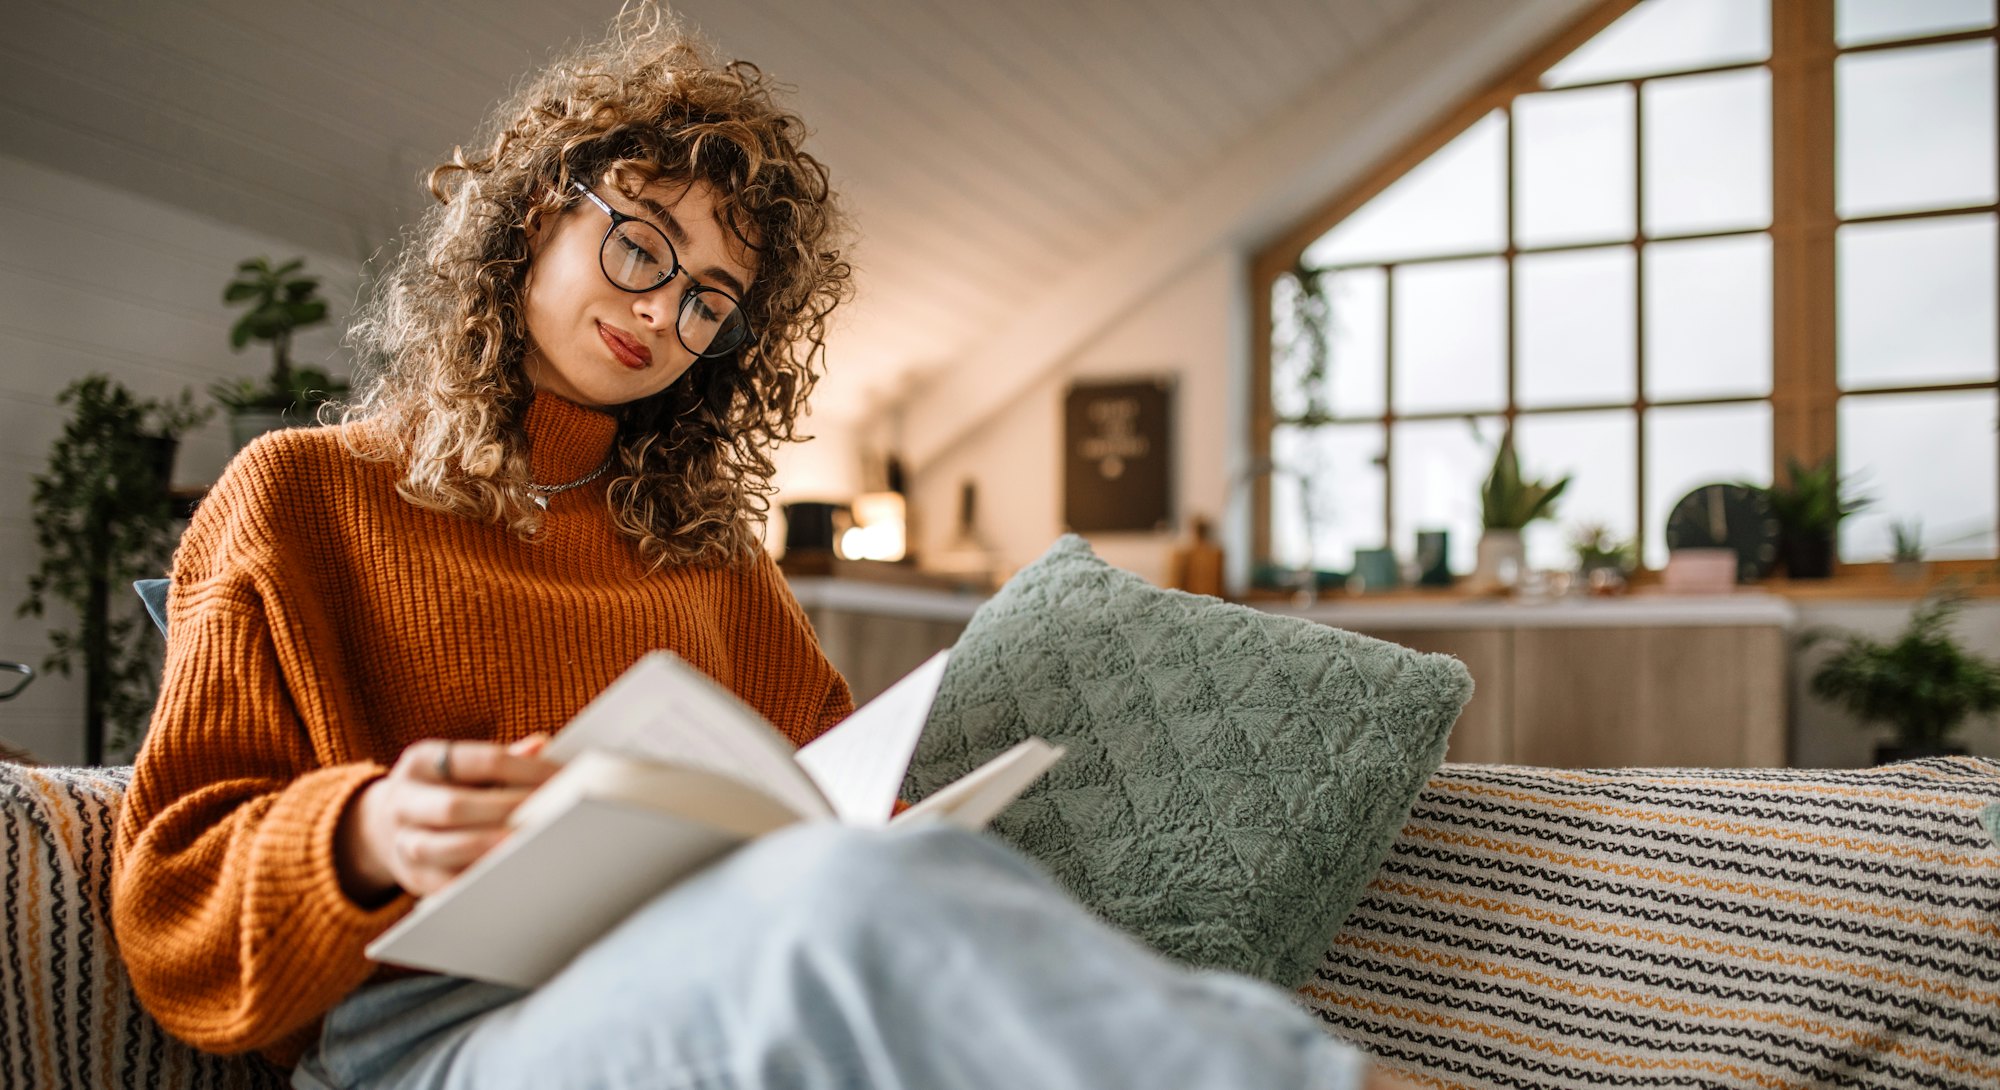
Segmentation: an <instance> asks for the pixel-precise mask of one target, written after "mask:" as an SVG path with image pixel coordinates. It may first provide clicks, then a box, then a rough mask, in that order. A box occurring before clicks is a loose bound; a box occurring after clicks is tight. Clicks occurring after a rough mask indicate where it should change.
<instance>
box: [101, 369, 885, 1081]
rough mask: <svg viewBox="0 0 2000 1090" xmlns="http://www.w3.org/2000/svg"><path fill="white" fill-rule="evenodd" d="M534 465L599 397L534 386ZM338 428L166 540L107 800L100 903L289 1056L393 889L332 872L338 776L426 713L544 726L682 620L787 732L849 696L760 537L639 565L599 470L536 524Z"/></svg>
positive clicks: (242, 1029) (463, 730)
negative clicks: (442, 484) (120, 805)
mask: <svg viewBox="0 0 2000 1090" xmlns="http://www.w3.org/2000/svg"><path fill="white" fill-rule="evenodd" d="M526 427H527V431H528V435H529V439H530V443H531V450H532V459H533V464H534V479H535V480H537V481H543V482H561V481H569V480H574V479H576V478H578V477H581V476H583V475H584V474H586V473H589V472H590V471H591V470H592V469H593V468H595V467H596V466H597V465H598V464H599V463H601V462H602V461H603V459H604V456H605V454H606V453H607V452H608V451H609V449H610V445H611V441H612V438H613V433H614V430H615V422H614V421H613V419H612V418H611V417H610V416H608V415H605V414H603V413H598V412H594V411H592V410H589V409H585V408H583V407H581V406H578V405H575V404H572V403H570V402H567V401H564V400H562V399H560V398H558V397H555V396H554V395H550V394H540V395H538V396H537V397H536V399H535V401H534V403H533V405H532V406H531V407H530V409H529V412H528V414H527V418H526ZM398 476H399V473H398V471H397V469H396V468H395V467H394V466H393V465H391V464H389V463H383V462H364V461H361V460H359V459H356V458H354V457H352V456H351V455H350V454H348V453H347V451H346V450H345V449H344V448H343V447H342V445H341V443H340V440H339V437H338V435H337V434H336V432H335V430H334V429H332V428H314V429H298V430H291V431H282V432H275V433H272V434H269V435H266V436H264V437H262V438H260V439H258V440H257V441H256V442H254V443H252V444H251V445H250V446H249V447H247V448H245V449H244V451H243V452H242V453H241V454H239V455H238V456H237V457H236V459H235V460H234V461H233V462H231V463H230V465H229V468H228V469H227V470H226V471H225V472H224V473H223V475H222V479H221V480H220V481H219V482H217V484H216V486H215V488H214V489H213V490H212V491H211V492H210V494H209V495H208V497H207V498H206V499H205V500H204V501H203V502H202V504H201V507H200V509H199V511H198V512H197V513H196V515H195V517H194V521H193V523H192V524H191V525H190V526H189V527H188V530H187V533H186V534H185V535H184V536H183V537H182V538H181V543H180V546H179V548H178V549H177V550H176V552H175V554H174V563H173V577H174V582H173V589H172V591H171V593H170V595H169V597H168V601H167V615H168V619H169V627H170V630H171V637H172V638H171V639H170V640H169V641H168V647H167V660H166V668H165V678H164V682H163V686H162V690H161V694H160V700H159V704H158V707H157V708H156V710H155V711H154V714H153V721H152V726H151V729H150V732H149V733H148V735H147V738H146V742H145V746H144V748H143V749H142V750H141V752H140V754H139V758H138V763H137V768H136V769H135V772H134V776H133V780H132V786H131V790H130V792H129V793H128V794H127V796H126V798H125V804H124V809H123V811H122V812H121V814H120V815H119V820H118V838H117V854H116V862H115V869H114V876H113V886H112V919H113V924H114V926H115V927H116V930H117V935H118V942H119V946H120V949H121V951H122V952H123V955H124V959H125V963H126V966H127V968H128V970H129V971H130V973H131V977H132V983H133V986H134V988H135V989H136V990H137V992H138V995H139V998H140V1000H141V1001H142V1002H143V1003H144V1005H145V1007H146V1009H147V1010H149V1011H151V1012H152V1013H153V1015H154V1017H156V1018H158V1019H159V1021H160V1023H161V1024H162V1025H164V1026H165V1027H166V1028H167V1029H168V1030H169V1031H171V1032H172V1033H174V1034H175V1035H176V1036H178V1037H181V1038H183V1039H184V1040H186V1041H188V1042H189V1043H190V1044H193V1045H195V1046H196V1047H198V1048H203V1049H207V1050H210V1051H214V1052H242V1051H249V1050H260V1051H262V1052H263V1053H264V1054H265V1055H266V1056H268V1057H269V1058H271V1059H272V1060H274V1061H276V1062H277V1063H279V1064H281V1065H286V1066H290V1065H292V1064H294V1063H296V1062H297V1061H298V1057H299V1056H300V1055H301V1054H302V1053H303V1052H304V1050H305V1048H306V1047H307V1046H308V1045H310V1044H311V1043H312V1041H313V1040H314V1039H315V1036H316V1032H317V1028H318V1023H319V1021H320V1019H321V1017H322V1016H323V1015H324V1014H325V1013H326V1012H327V1011H328V1010H330V1009H331V1008H332V1007H333V1006H334V1005H335V1004H337V1003H338V1002H339V1001H340V1000H341V998H342V997H344V996H346V995H347V994H348V993H349V992H351V991H353V990H354V989H355V988H356V987H357V986H359V985H361V984H363V983H364V982H366V981H367V980H368V979H369V978H370V977H371V975H373V974H374V973H375V972H376V971H377V969H378V967H377V966H375V965H374V964H373V963H371V962H369V961H368V960H367V959H366V958H365V957H364V956H363V955H362V948H363V947H364V946H366V945H367V944H368V942H369V941H370V940H372V939H374V938H375V937H376V936H377V935H379V934H381V933H382V932H383V931H385V930H386V929H387V928H388V927H389V925H390V924H392V923H394V922H395V921H396V920H397V919H398V918H399V917H401V916H402V915H403V914H404V913H405V912H407V911H408V910H409V908H410V905H411V903H412V898H410V897H409V896H408V895H403V896H400V897H398V898H397V899H396V900H394V901H392V902H390V903H389V904H388V905H385V906H382V907H379V908H372V909H370V908H364V907H362V906H360V905H358V904H356V903H354V902H353V901H351V900H349V899H348V897H347V896H346V895H345V894H344V893H343V892H342V891H341V888H340V884H339V881H338V878H337V876H336V874H335V870H334V854H333V838H334V829H335V827H336V825H337V824H338V823H339V820H340V816H341V813H342V811H343V809H344V808H345V807H346V805H347V804H348V801H349V800H350V799H351V798H353V796H354V795H355V794H356V793H357V792H358V791H359V790H360V789H361V788H362V787H363V786H365V785H367V784H368V783H369V782H371V781H372V780H374V779H375V778H377V777H379V776H381V775H382V774H383V773H384V772H385V771H386V770H387V768H388V766H389V765H391V764H393V763H394V762H395V760H396V756H397V754H398V753H399V752H401V751H402V749H403V747H405V746H407V745H409V744H410V743H411V742H414V741H416V740H418V739H420V738H453V739H488V740H494V741H500V742H511V741H514V740H516V739H519V738H522V737H525V736H526V735H529V734H532V733H534V732H536V731H549V732H554V731H555V730H557V729H559V728H560V727H561V726H562V725H563V724H564V723H565V722H566V721H567V720H568V719H569V718H570V717H571V716H572V715H574V714H575V713H576V712H577V711H578V710H579V709H580V708H582V707H583V705H584V704H585V703H587V702H588V701H589V700H590V698H591V697H593V696H595V695H596V694H597V692H598V691H599V690H600V689H602V688H603V687H604V686H605V685H607V684H609V683H610V682H611V681H612V680H613V679H614V678H616V677H617V676H618V675H619V674H620V673H622V672H623V671H624V670H625V668H626V667H628V666H630V665H631V664H632V663H633V662H634V661H636V660H637V659H638V658H639V657H640V656H641V655H642V654H644V653H645V652H647V651H649V650H652V649H654V648H660V647H665V648H671V649H672V650H673V651H674V652H675V653H676V654H678V655H680V656H681V657H682V658H685V659H686V660H688V661H689V662H690V663H692V664H694V665H695V666H696V667H697V668H699V669H701V670H702V671H704V672H706V673H707V674H709V675H710V676H712V677H714V678H715V679H716V680H718V681H720V682H721V683H722V684H724V685H726V686H728V687H729V688H730V689H732V690H734V691H735V692H736V693H737V694H738V695H740V696H741V697H742V698H743V699H744V700H746V701H748V702H749V703H750V704H751V705H752V706H754V707H755V708H757V710H758V711H760V712H762V713H763V714H764V715H765V716H766V717H767V718H769V719H770V720H771V722H773V723H775V724H777V725H778V726H779V728H780V729H782V730H784V731H785V732H786V733H787V734H788V735H790V736H791V738H792V739H793V740H794V741H795V742H804V741H806V740H808V739H810V738H811V737H813V736H814V735H817V734H818V733H819V732H820V731H823V730H825V729H826V728H827V727H828V726H831V725H832V724H833V723H834V722H837V721H838V720H839V719H840V718H841V717H842V716H844V715H845V714H846V713H847V712H848V710H849V708H850V707H851V700H850V698H849V696H848V690H847V685H846V683H845V682H843V681H842V680H841V678H840V675H839V674H838V673H836V672H835V671H834V669H833V668H832V667H831V666H830V665H829V664H828V663H827V661H826V658H825V656H824V655H822V654H821V652H820V648H819V644H818V643H817V641H815V639H814V637H813V634H812V630H811V628H810V627H809V626H808V624H807V621H806V618H805V615H804V613H803V612H802V611H801V610H800V609H799V606H798V603H797V601H796V600H795V599H793V597H792V596H791V593H790V591H789V590H788V589H787V588H786V586H785V583H784V581H783V578H782V577H781V576H780V575H779V573H778V571H777V568H776V566H775V565H774V564H773V563H772V562H771V560H770V558H769V557H768V556H765V555H763V554H762V553H761V551H760V552H759V554H758V556H757V557H756V558H755V559H754V560H753V561H746V562H744V563H742V564H741V565H738V566H736V567H733V568H726V569H698V568H678V569H667V570H663V571H660V572H657V573H654V574H652V575H648V576H644V577H641V574H640V573H641V567H640V565H639V564H638V563H637V561H636V554H635V551H634V550H633V549H632V548H631V545H630V542H629V539H626V538H623V537H620V536H619V535H618V534H617V533H616V532H615V531H614V529H613V528H612V525H611V520H610V517H609V515H608V513H607V508H606V493H605V485H606V482H605V479H603V478H600V479H599V480H597V481H595V482H593V483H591V484H589V485H585V486H582V487H579V488H576V489H572V490H570V491H567V492H563V493H560V494H558V495H556V496H555V497H553V498H552V499H551V500H550V503H549V509H548V514H547V517H546V520H545V522H544V524H543V527H542V529H541V532H540V533H539V534H537V535H536V537H535V539H534V540H533V541H528V542H524V541H521V540H519V539H517V538H515V537H514V536H513V535H512V534H511V533H509V532H508V531H507V530H505V529H504V528H501V527H498V526H495V525H491V524H488V523H482V522H478V521H476V520H473V519H468V518H463V517H459V516H456V515H447V514H441V513H438V512H434V511H426V510H422V509H420V508H418V507H416V506H414V505H412V504H410V503H408V502H407V501H405V500H403V499H402V498H400V497H399V496H397V495H396V493H395V482H396V479H397V477H398Z"/></svg>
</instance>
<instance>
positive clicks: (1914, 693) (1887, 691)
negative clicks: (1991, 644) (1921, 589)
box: [1801, 592, 2000, 760]
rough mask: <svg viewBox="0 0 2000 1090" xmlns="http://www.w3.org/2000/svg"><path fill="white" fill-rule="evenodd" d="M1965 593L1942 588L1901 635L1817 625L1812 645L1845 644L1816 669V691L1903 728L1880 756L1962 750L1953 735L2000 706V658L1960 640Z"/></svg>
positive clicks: (1869, 718) (1809, 638) (1810, 634)
mask: <svg viewBox="0 0 2000 1090" xmlns="http://www.w3.org/2000/svg"><path fill="white" fill-rule="evenodd" d="M1964 602H1965V596H1964V594H1963V593H1962V592H1948V593H1942V594H1935V595H1932V596H1931V597H1929V598H1926V599H1925V600H1924V601H1923V602H1922V603H1920V604H1919V605H1918V606H1917V608H1916V610H1915V612H1913V613H1912V614H1911V615H1910V623H1909V625H1908V626H1907V627H1905V628H1904V629H1903V631H1902V632H1901V633H1900V634H1899V635H1897V636H1896V637H1895V638H1894V639H1891V640H1888V641H1881V640H1875V639H1870V638H1869V637H1867V636H1863V635H1860V634H1858V633H1852V632H1840V631H1837V630H1830V629H1814V630H1812V631H1810V632H1808V633H1807V634H1806V636H1805V638H1804V639H1803V640H1802V641H1801V646H1805V647H1810V646H1812V645H1814V644H1816V643H1820V642H1822V641H1825V640H1830V639H1831V640H1838V641H1839V642H1840V649H1839V650H1838V651H1836V652H1835V653H1834V655H1833V657H1831V658H1829V659H1827V660H1826V662H1824V663H1822V664H1821V665H1820V667H1819V669H1818V670H1817V671H1816V672H1815V673H1814V674H1813V679H1812V691H1813V694H1814V695H1816V696H1818V697H1820V698H1821V699H1823V700H1830V701H1834V702H1836V703H1839V704H1841V705H1842V706H1844V707H1845V708H1846V709H1847V710H1848V711H1850V712H1852V713H1854V714H1855V715H1856V716H1859V717H1860V718H1861V719H1863V720H1865V721H1867V722H1870V723H1888V724H1891V725H1892V726H1894V727H1895V729H1896V742H1895V745H1894V746H1893V747H1891V746H1885V747H1882V748H1880V749H1878V750H1877V751H1876V758H1877V760H1884V759H1898V758H1902V757H1914V756H1926V755H1936V754H1941V753H1955V752H1961V751H1959V750H1956V749H1954V748H1953V747H1952V746H1951V736H1952V734H1953V732H1955V731H1956V730H1958V728H1959V726H1960V725H1961V724H1962V723H1964V721H1965V720H1966V719H1967V718H1968V717H1970V716H1973V715H1990V714H1992V713H1993V712H1994V711H1996V710H2000V662H1994V661H1990V660H1987V659H1982V658H1980V657H1978V656H1976V655H1973V654H1970V653H1968V652H1967V651H1966V650H1965V649H1964V648H1963V647H1961V646H1959V644H1958V641H1957V640H1955V639H1953V638H1952V635H1951V632H1950V627H1951V619H1952V617H1953V615H1954V614H1956V613H1957V612H1958V610H1959V607H1961V606H1962V605H1963V604H1964Z"/></svg>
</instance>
